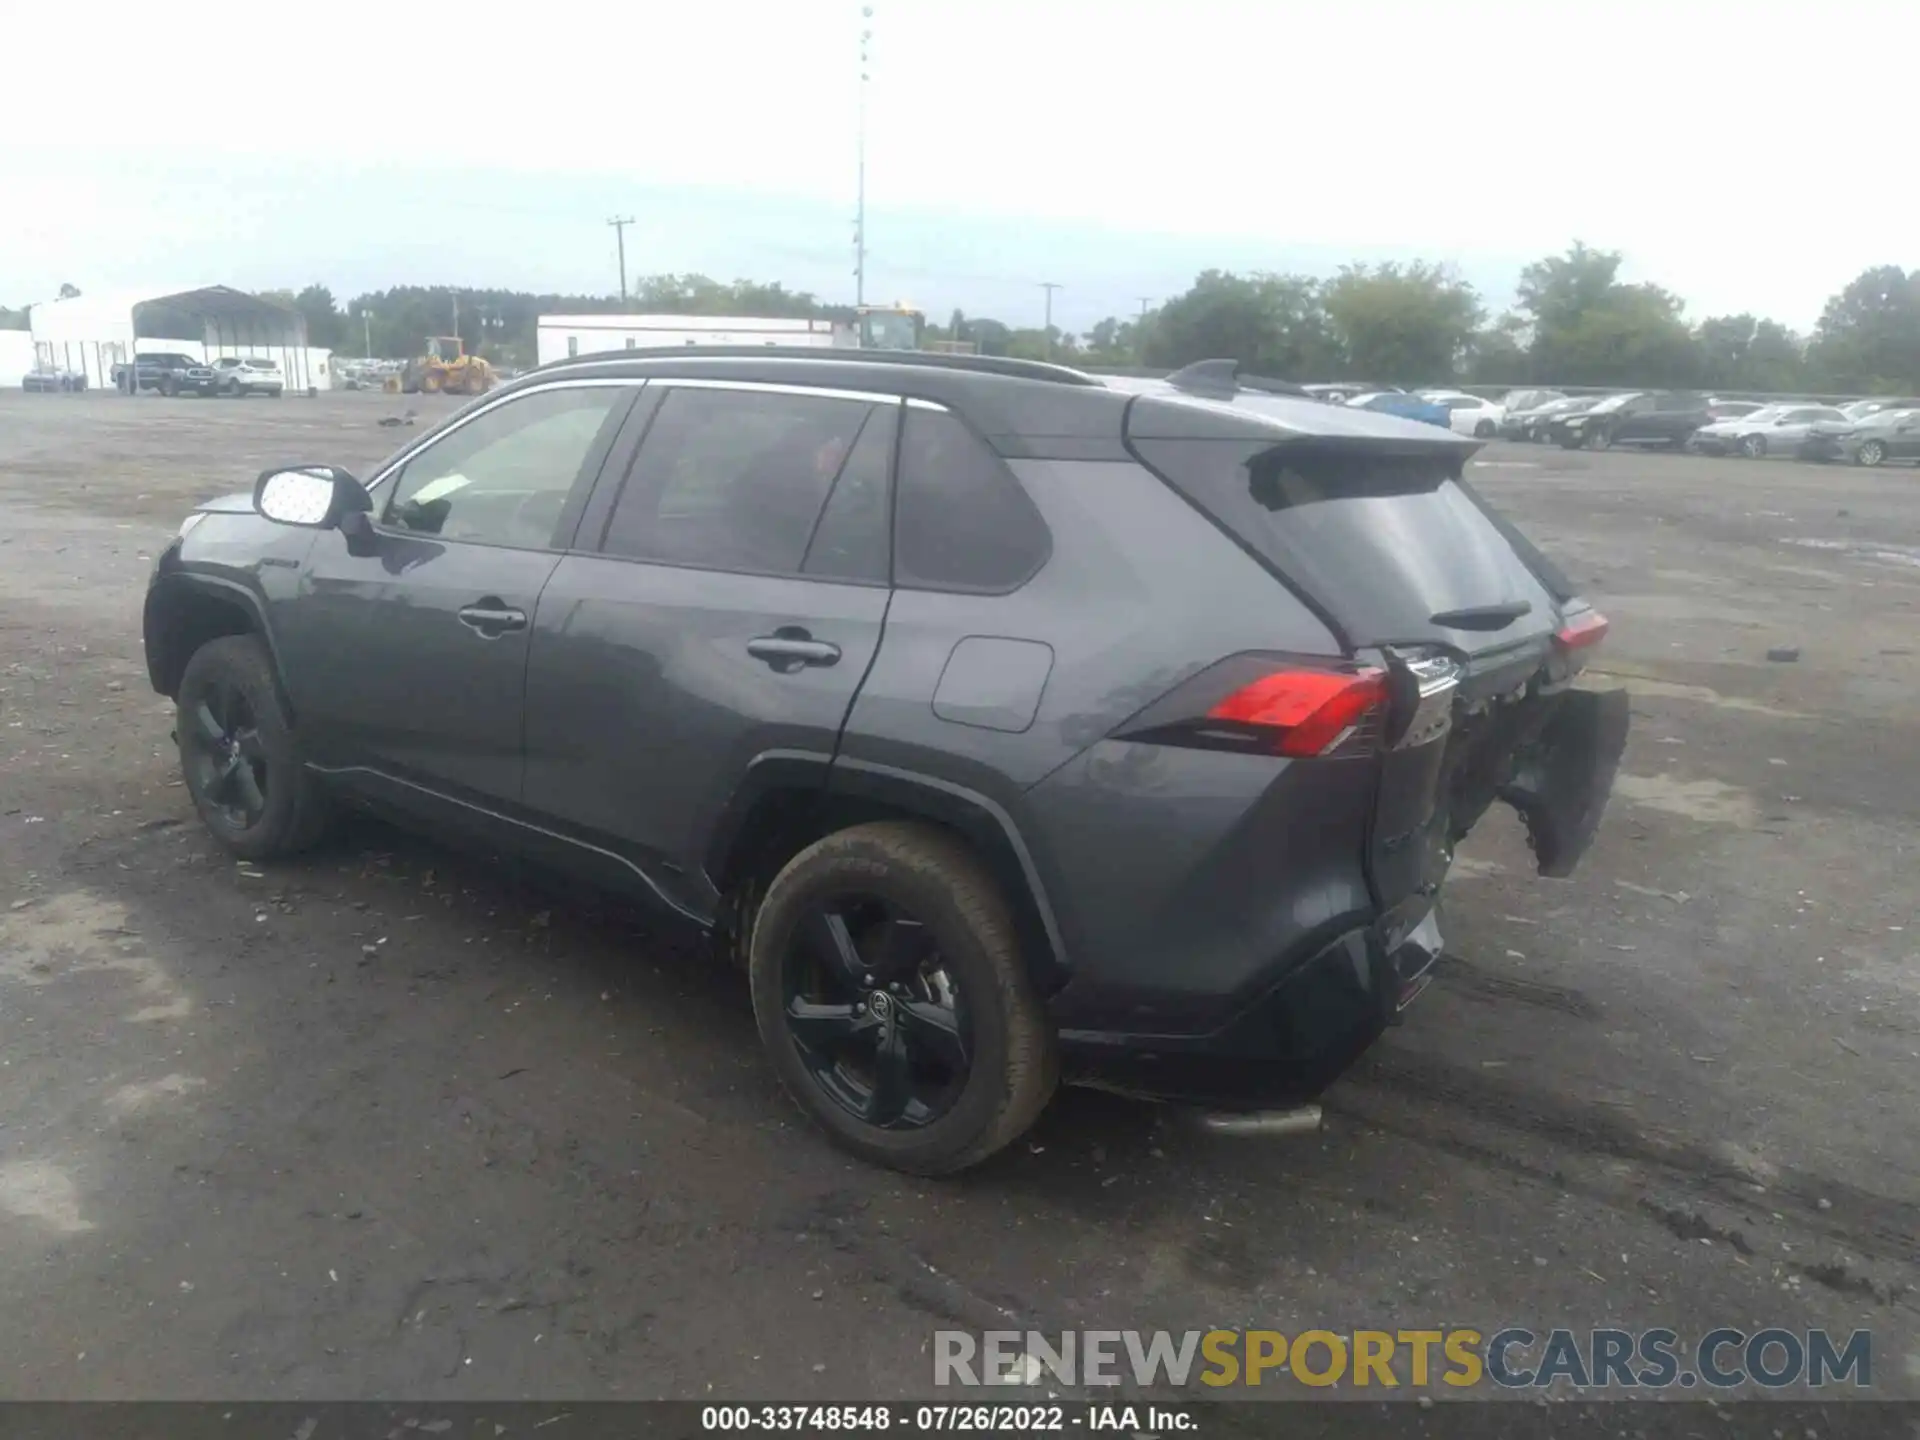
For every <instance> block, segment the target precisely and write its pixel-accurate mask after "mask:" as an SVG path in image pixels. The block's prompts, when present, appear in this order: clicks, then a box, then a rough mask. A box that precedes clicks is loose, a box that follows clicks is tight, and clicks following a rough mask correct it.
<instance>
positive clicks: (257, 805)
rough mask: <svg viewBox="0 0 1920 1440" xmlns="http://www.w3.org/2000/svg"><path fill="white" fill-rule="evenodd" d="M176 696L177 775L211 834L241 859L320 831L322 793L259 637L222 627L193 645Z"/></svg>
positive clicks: (303, 843) (293, 844)
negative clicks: (227, 631)
mask: <svg viewBox="0 0 1920 1440" xmlns="http://www.w3.org/2000/svg"><path fill="white" fill-rule="evenodd" d="M178 705H179V714H178V718H177V720H176V722H175V730H174V735H175V738H176V740H177V741H178V742H179V746H180V770H181V775H182V777H183V778H184V779H185V781H186V786H187V793H188V794H189V795H191V796H192V797H193V803H194V808H195V809H197V810H198V811H199V812H200V819H201V821H202V822H203V823H204V824H205V825H206V827H207V829H208V830H209V831H210V832H212V834H213V838H214V839H216V840H218V841H219V842H220V843H221V844H222V845H224V846H226V847H227V849H229V850H231V851H232V852H233V853H234V854H236V855H238V856H240V857H241V858H242V859H246V860H272V859H276V858H279V857H281V856H284V855H293V854H297V853H298V852H299V851H301V850H304V849H306V848H307V847H309V846H310V845H312V844H313V843H314V841H316V840H317V839H319V837H320V835H321V834H322V832H323V831H324V830H325V828H326V821H327V797H326V794H325V792H324V791H323V790H322V789H321V787H320V782H319V781H318V780H316V779H315V778H314V777H313V776H312V775H311V774H309V773H308V772H307V769H306V767H305V765H304V763H303V762H302V758H301V754H300V747H299V742H298V741H297V740H296V738H295V736H294V733H293V726H292V724H291V722H290V721H289V719H288V716H287V712H286V707H285V705H284V704H282V702H281V699H280V690H279V687H278V685H276V684H275V682H274V674H273V661H272V659H271V657H270V656H269V655H268V653H267V647H266V646H265V645H264V644H263V643H262V642H261V641H260V639H259V638H258V637H257V636H253V635H228V636H224V637H222V638H221V639H218V640H210V641H208V642H207V643H206V644H205V645H202V646H201V647H200V648H199V649H198V650H196V651H195V652H194V655H193V658H192V659H191V660H189V661H188V662H187V668H186V673H185V674H183V675H182V676H181V678H180V694H179V700H178Z"/></svg>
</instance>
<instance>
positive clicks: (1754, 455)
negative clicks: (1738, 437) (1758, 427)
mask: <svg viewBox="0 0 1920 1440" xmlns="http://www.w3.org/2000/svg"><path fill="white" fill-rule="evenodd" d="M1740 453H1741V454H1742V455H1744V456H1746V457H1747V459H1749V460H1764V459H1766V458H1767V437H1766V436H1764V435H1749V436H1747V438H1746V439H1744V440H1742V441H1741V442H1740Z"/></svg>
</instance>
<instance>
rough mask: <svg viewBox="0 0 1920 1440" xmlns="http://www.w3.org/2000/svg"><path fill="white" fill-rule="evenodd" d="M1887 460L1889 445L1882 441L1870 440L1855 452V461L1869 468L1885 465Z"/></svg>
mask: <svg viewBox="0 0 1920 1440" xmlns="http://www.w3.org/2000/svg"><path fill="white" fill-rule="evenodd" d="M1886 460H1887V447H1886V445H1885V444H1883V443H1882V442H1881V441H1878V440H1868V441H1866V442H1864V443H1863V444H1862V445H1861V446H1860V448H1859V449H1858V450H1856V451H1854V452H1853V463H1854V464H1856V465H1865V466H1867V467H1868V468H1869V469H1872V468H1874V467H1875V466H1879V465H1884V464H1885V463H1886Z"/></svg>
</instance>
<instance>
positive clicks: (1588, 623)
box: [1553, 610, 1607, 650]
mask: <svg viewBox="0 0 1920 1440" xmlns="http://www.w3.org/2000/svg"><path fill="white" fill-rule="evenodd" d="M1606 638H1607V617H1606V616H1604V615H1602V614H1601V613H1600V612H1599V611H1598V610H1583V611H1582V612H1581V613H1580V614H1578V615H1576V616H1574V617H1573V618H1572V619H1571V620H1569V621H1567V623H1566V624H1564V625H1562V626H1561V627H1560V628H1559V630H1558V631H1556V632H1555V633H1554V637H1553V643H1554V644H1556V645H1558V646H1559V647H1560V648H1561V649H1562V650H1587V649H1591V648H1592V647H1593V646H1595V645H1598V644H1599V643H1600V642H1601V641H1602V640H1604V639H1606Z"/></svg>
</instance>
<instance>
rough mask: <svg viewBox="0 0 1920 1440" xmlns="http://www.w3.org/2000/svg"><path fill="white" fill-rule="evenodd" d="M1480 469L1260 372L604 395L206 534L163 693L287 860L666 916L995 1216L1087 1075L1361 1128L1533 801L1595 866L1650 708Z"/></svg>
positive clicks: (792, 1052)
mask: <svg viewBox="0 0 1920 1440" xmlns="http://www.w3.org/2000/svg"><path fill="white" fill-rule="evenodd" d="M1123 387H1124V388H1123ZM1477 448H1478V447H1477V444H1476V442H1474V441H1473V440H1471V439H1467V438H1464V437H1460V436H1456V435H1453V434H1451V433H1449V432H1447V431H1444V430H1441V429H1438V428H1436V427H1433V426H1429V425H1421V424H1417V423H1413V422H1410V421H1403V420H1398V419H1395V418H1394V417H1392V416H1385V415H1375V414H1370V413H1367V412H1364V411H1358V410H1352V409H1345V408H1340V407H1334V406H1328V405H1324V404H1319V403H1316V402H1314V401H1311V400H1305V399H1299V398H1295V397H1291V396H1283V395H1276V394H1272V393H1269V392H1266V391H1262V390H1257V389H1249V388H1245V387H1243V386H1242V385H1241V384H1240V383H1239V382H1238V381H1237V380H1236V376H1235V371H1234V367H1233V365H1232V364H1231V362H1204V363H1203V364H1201V365H1198V366H1194V367H1190V368H1189V369H1188V370H1186V371H1182V372H1180V373H1178V374H1176V375H1174V376H1172V377H1170V378H1169V379H1168V380H1165V381H1138V380H1136V381H1125V382H1119V381H1116V382H1114V383H1112V384H1108V383H1104V382H1102V381H1100V380H1098V379H1095V378H1092V377H1089V376H1087V375H1083V374H1080V373H1077V372H1075V371H1071V370H1066V369H1062V368H1058V367H1054V366H1048V365H1038V364H1030V363H1025V362H1018V361H996V360H991V359H985V358H980V357H960V356H954V357H946V356H931V355H899V354H893V355H886V356H879V355H868V354H861V355H852V356H841V355H833V356H831V357H828V356H823V355H822V354H821V352H818V351H794V352H782V351H777V350H767V349H758V350H744V351H739V350H723V349H710V350H703V351H699V352H688V351H685V350H676V351H671V352H646V351H640V352H623V353H620V354H617V355H594V356H582V357H580V358H579V359H578V360H571V361H563V362H560V363H558V364H555V365H549V366H547V367H545V368H543V369H540V370H536V371H534V372H532V373H531V374H529V375H526V376H524V377H522V378H521V379H520V380H518V381H517V382H515V383H513V384H511V385H508V386H506V387H504V388H502V389H500V390H497V391H495V392H494V393H493V394H491V395H488V396H486V397H485V398H483V399H480V400H477V401H475V402H474V403H472V404H471V405H469V406H467V407H466V408H465V409H464V410H462V411H461V412H459V413H458V414H457V415H456V416H454V417H453V418H452V419H450V420H448V421H447V422H446V423H444V424H442V425H440V426H439V427H438V428H437V429H435V430H433V431H432V432H430V433H428V434H426V435H424V436H422V437H421V438H420V439H418V440H417V441H414V442H413V443H411V444H409V445H408V446H407V447H406V448H404V449H402V450H401V451H400V452H399V453H398V454H396V455H395V456H394V457H393V458H392V459H391V460H389V461H388V462H387V463H386V464H385V465H384V466H382V467H381V469H380V470H379V471H378V472H377V473H376V474H374V475H373V476H372V477H371V479H369V480H368V481H366V482H365V483H362V482H361V481H359V480H356V479H355V478H353V477H352V476H350V475H348V474H346V473H345V472H343V471H340V470H336V469H333V468H330V467H328V466H324V465H304V464H303V465H299V466H296V467H293V468H289V469H281V470H274V471H269V472H267V473H266V474H264V475H262V476H261V477H260V479H259V482H258V483H257V484H256V486H255V488H254V491H253V493H252V494H251V495H235V496H231V497H228V498H226V499H222V500H216V501H212V502H210V503H208V504H207V505H204V506H202V507H201V508H200V509H199V510H197V511H196V512H195V513H194V514H193V515H192V516H191V517H189V519H188V521H187V524H186V525H185V526H184V527H183V528H182V531H181V534H180V537H179V539H178V540H177V541H176V542H175V543H174V544H173V545H172V546H171V547H169V548H168V549H167V550H166V551H165V553H164V554H163V555H162V556H161V557H160V560H159V562H158V564H157V567H156V570H155V573H154V576H153V581H152V586H151V589H150V591H149V594H148V597H147V602H146V613H145V638H146V649H147V662H148V666H149V669H150V672H151V676H152V682H153V685H154V687H155V689H156V690H158V691H159V692H160V693H162V694H164V695H167V696H169V697H172V698H173V699H174V700H175V701H176V702H177V706H178V720H177V728H176V739H177V742H178V745H179V750H180V758H181V763H182V766H183V769H184V773H185V780H186V785H187V788H188V791H189V793H190V794H191V796H192V798H193V802H194V804H195V806H196V807H197V808H198V810H199V813H200V815H201V818H202V819H203V820H204V822H205V824H206V825H207V827H208V829H209V830H211V832H212V833H213V835H214V836H215V837H216V838H217V839H218V840H219V841H220V842H221V843H223V844H224V845H225V846H227V847H228V848H229V849H230V850H232V851H233V852H234V853H236V854H238V855H240V856H243V857H247V858H249V859H253V860H267V859H272V858H275V857H280V856H285V855H289V854H292V853H294V852H296V851H298V850H300V849H301V848H303V847H305V846H307V845H309V844H311V843H312V842H314V841H315V840H316V839H317V838H318V837H319V836H320V835H321V833H322V831H323V829H324V827H325V823H326V821H327V818H328V816H329V814H330V813H331V812H332V810H333V808H334V807H335V806H337V805H339V804H342V803H345V804H355V805H363V806H369V807H375V808H378V809H381V810H384V811H387V812H389V813H392V814H396V815H398V816H400V817H402V818H404V819H406V820H408V821H411V822H413V823H417V824H420V825H422V826H427V827H431V828H434V829H437V830H439V831H441V832H444V833H448V834H451V835H453V836H455V837H457V838H466V839H470V840H475V841H478V842H480V843H481V844H483V845H486V846H489V847H497V848H509V849H511V850H513V851H516V852H518V853H521V854H524V855H527V856H530V857H534V858H536V859H539V860H544V861H550V862H554V863H556V864H558V865H559V866H562V867H565V868H566V869H567V870H569V871H571V872H573V873H575V874H577V875H581V876H585V877H588V878H590V879H593V880H597V881H600V882H603V883H604V884H606V885H608V886H610V887H613V888H616V889H619V890H622V891H625V892H628V893H630V894H633V895H636V896H639V897H643V898H644V899H646V900H649V901H651V902H654V903H656V904H658V905H660V906H663V907H665V909H667V910H669V911H672V912H675V913H677V914H678V915H680V916H683V917H685V919H686V920H687V921H689V922H691V923H692V924H693V925H696V926H698V927H701V928H702V929H704V930H706V931H707V932H709V933H710V934H711V935H713V936H714V937H715V940H716V942H717V943H716V951H717V953H718V954H720V955H722V956H726V957H732V958H736V959H738V960H740V961H742V962H744V964H745V965H746V967H747V969H748V971H749V973H750V978H751V991H752V997H753V1007H754V1012H755V1016H756V1018H757V1021H758V1024H759V1029H760V1033H761V1035H762V1037H763V1039H764V1041H765V1043H766V1047H767V1051H768V1054H769V1056H770V1058H771V1060H772V1063H773V1066H774V1068H775V1070H776V1071H777V1072H778V1074H779V1076H780V1079H781V1080H782V1081H783V1082H784V1084H785V1085H786V1087H787V1088H788V1089H789V1090H790V1091H791V1092H792V1094H793V1096H794V1097H795V1099H796V1100H797V1101H798V1102H799V1104H800V1105H801V1107H802V1108H803V1109H805V1110H806V1111H807V1112H808V1113H809V1114H810V1115H811V1116H812V1117H813V1118H814V1119H815V1120H817V1121H818V1122H819V1123H820V1124H821V1125H822V1126H824V1127H825V1129H826V1130H827V1131H829V1132H830V1133H831V1134H832V1135H833V1137H834V1138H836V1139H837V1140H838V1141H840V1142H841V1143H842V1144H844V1145H846V1146H848V1147H849V1148H851V1149H852V1150H854V1151H856V1152H857V1153H859V1154H861V1155H864V1156H866V1157H868V1158H870V1159H873V1160H876V1161H879V1162H881V1163H884V1164H888V1165H892V1166H896V1167H899V1168H901V1169H905V1170H909V1171H915V1172H919V1173H927V1174H936V1173H943V1172H951V1171H956V1170H959V1169H962V1168H964V1167H966V1166H968V1165H971V1164H973V1163H975V1162H977V1161H979V1160H981V1159H983V1158H985V1157H986V1156H988V1155H990V1154H992V1153H993V1152H994V1151H996V1150H998V1149H999V1148H1000V1147H1002V1146H1004V1145H1006V1144H1007V1143H1008V1142H1009V1141H1011V1140H1012V1139H1014V1138H1015V1137H1016V1136H1018V1135H1019V1134H1020V1133H1021V1132H1022V1131H1023V1130H1025V1129H1026V1128H1027V1126H1028V1125H1030V1124H1031V1123H1032V1121H1033V1120H1034V1118H1035V1117H1036V1116H1037V1115H1038V1114H1039V1113H1040V1111H1041V1109H1042V1107H1043V1106H1044V1105H1045V1104H1046V1102H1047V1099H1048V1097H1049V1095H1050V1094H1051V1093H1052V1091H1053V1089H1054V1087H1055V1085H1056V1083H1057V1082H1058V1081H1059V1080H1060V1079H1061V1078H1062V1076H1063V1075H1064V1077H1065V1078H1066V1079H1068V1080H1086V1081H1093V1082H1096V1083H1101V1084H1105V1085H1107V1086H1109V1087H1118V1088H1121V1089H1125V1090H1130V1091H1133V1092H1137V1093H1144V1094H1148V1095H1153V1096H1161V1097H1174V1098H1179V1099H1182V1100H1187V1101H1192V1102H1195V1103H1201V1104H1206V1105H1210V1106H1215V1107H1221V1106H1237V1107H1241V1108H1254V1107H1261V1106H1268V1105H1275V1104H1282V1103H1298V1102H1300V1101H1302V1100H1305V1099H1308V1098H1311V1097H1312V1096H1313V1095H1315V1094H1317V1093H1318V1092H1319V1091H1320V1090H1322V1089H1324V1088H1325V1087H1326V1086H1327V1085H1328V1084H1329V1083H1331V1081H1332V1080H1333V1079H1334V1078H1335V1077H1337V1076H1338V1075H1339V1074H1340V1073H1341V1072H1342V1071H1343V1070H1344V1069H1345V1068H1347V1066H1349V1065H1350V1064H1351V1063H1352V1062H1353V1060H1354V1059H1355V1058H1356V1057H1358V1055H1359V1054H1360V1053H1361V1051H1363V1050H1364V1049H1365V1048H1366V1047H1367V1046H1368V1045H1369V1044H1370V1043H1371V1042H1372V1041H1373V1040H1374V1039H1375V1038H1377V1037H1378V1035H1379V1034H1380V1033H1381V1030H1382V1029H1383V1027H1384V1026H1386V1025H1387V1024H1388V1023H1390V1022H1391V1021H1392V1020H1393V1019H1394V1018H1395V1017H1396V1016H1397V1015H1398V1014H1399V1012H1400V1011H1401V1009H1402V1008H1403V1007H1404V1006H1405V1005H1406V1004H1407V1003H1408V1002H1409V1001H1410V1000H1411V999H1412V998H1413V996H1414V995H1415V994H1416V993H1417V992H1418V991H1419V990H1420V989H1421V988H1422V987H1423V986H1424V984H1425V983H1426V981H1427V979H1428V978H1429V971H1430V967H1431V966H1432V964H1433V963H1434V961H1435V959H1436V958H1437V956H1438V954H1439V949H1440V936H1439V929H1438V924H1437V917H1436V911H1435V905H1436V900H1437V897H1438V895H1439V891H1440V886H1441V882H1442V880H1443V879H1444V878H1445V876H1446V873H1447V868H1448V864H1449V862H1450V860H1451V857H1452V855H1453V850H1454V846H1455V844H1456V843H1457V842H1458V841H1459V839H1460V838H1461V837H1462V836H1463V835H1465V834H1466V833H1467V831H1468V829H1469V828H1470V827H1471V826H1472V825H1473V824H1474V823H1475V822H1476V821H1477V820H1478V819H1479V817H1480V816H1481V815H1482V814H1483V813H1484V812H1485V811H1486V809H1487V808H1488V806H1489V805H1491V804H1492V803H1493V801H1494V800H1495V799H1500V800H1504V801H1506V802H1508V803H1509V804H1511V805H1512V806H1514V807H1515V808H1516V809H1517V810H1518V811H1519V813H1520V815H1521V816H1522V817H1523V818H1524V820H1525V822H1526V825H1527V827H1528V830H1529V833H1530V835H1531V838H1532V843H1533V847H1534V851H1535V853H1536V857H1537V860H1538V865H1539V869H1540V870H1541V872H1542V873H1543V874H1547V875H1564V874H1566V873H1568V871H1569V870H1570V869H1571V868H1572V867H1573V865H1574V863H1575V861H1576V860H1577V859H1578V858H1579V856H1580V855H1581V853H1582V852H1583V851H1584V850H1585V848H1586V847H1587V845H1588V843H1589V841H1590V840H1591V838H1592V836H1593V833H1594V830H1595V827H1596V826H1597V825H1598V823H1599V820H1600V815H1601V812H1602V809H1603V808H1604V806H1605V804H1606V800H1607V796H1608V792H1609V791H1610V789H1611V787H1612V781H1613V775H1614V771H1615V769H1616V767H1617V765H1618V762H1619V758H1620V753H1621V749H1622V747H1623V745H1624V743H1625V736H1626V726H1627V709H1626V697H1625V695H1624V694H1623V693H1621V692H1617V691H1616V692H1608V693H1602V692H1598V691H1595V690H1592V689H1588V688H1582V687H1579V686H1576V685H1575V684H1574V680H1575V676H1576V674H1577V672H1578V671H1579V670H1580V669H1581V667H1582V665H1583V663H1584V662H1585V660H1586V659H1587V657H1588V656H1590V655H1591V654H1592V646H1593V644H1594V642H1596V641H1597V640H1598V639H1599V638H1600V637H1601V636H1602V635H1603V634H1604V633H1605V630H1606V622H1605V621H1604V620H1603V619H1602V618H1601V617H1600V615H1599V614H1598V613H1597V612H1596V611H1594V610H1593V609H1592V608H1591V607H1590V606H1588V605H1587V604H1585V603H1584V602H1583V601H1581V600H1580V599H1579V598H1578V597H1577V596H1576V595H1575V594H1574V592H1573V589H1572V587H1570V586H1569V585H1568V583H1567V580H1566V578H1565V577H1564V576H1563V575H1562V574H1561V573H1560V572H1559V571H1558V570H1557V569H1556V568H1555V567H1554V566H1553V565H1552V564H1551V563H1550V562H1549V561H1548V560H1546V559H1545V558H1544V557H1543V556H1541V555H1540V554H1539V553H1538V552H1537V551H1536V550H1535V549H1534V548H1533V547H1532V546H1531V545H1530V544H1529V543H1528V542H1527V541H1526V539H1525V538H1524V537H1523V536H1521V535H1520V534H1519V533H1518V532H1517V531H1515V530H1514V529H1513V527H1512V526H1511V525H1509V524H1508V523H1507V522H1506V521H1505V520H1504V519H1503V518H1502V517H1501V516H1500V515H1498V514H1497V513H1495V512H1494V511H1492V510H1491V509H1490V508H1488V506H1487V505H1485V504H1484V503H1483V502H1482V500H1481V499H1480V498H1479V497H1478V496H1477V495H1476V494H1475V493H1474V491H1473V490H1472V489H1471V488H1469V486H1468V485H1467V484H1466V483H1465V482H1464V480H1463V478H1462V467H1463V464H1464V462H1465V460H1466V459H1467V457H1468V456H1469V455H1471V454H1472V453H1473V452H1474V451H1475V450H1476V449H1477Z"/></svg>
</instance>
